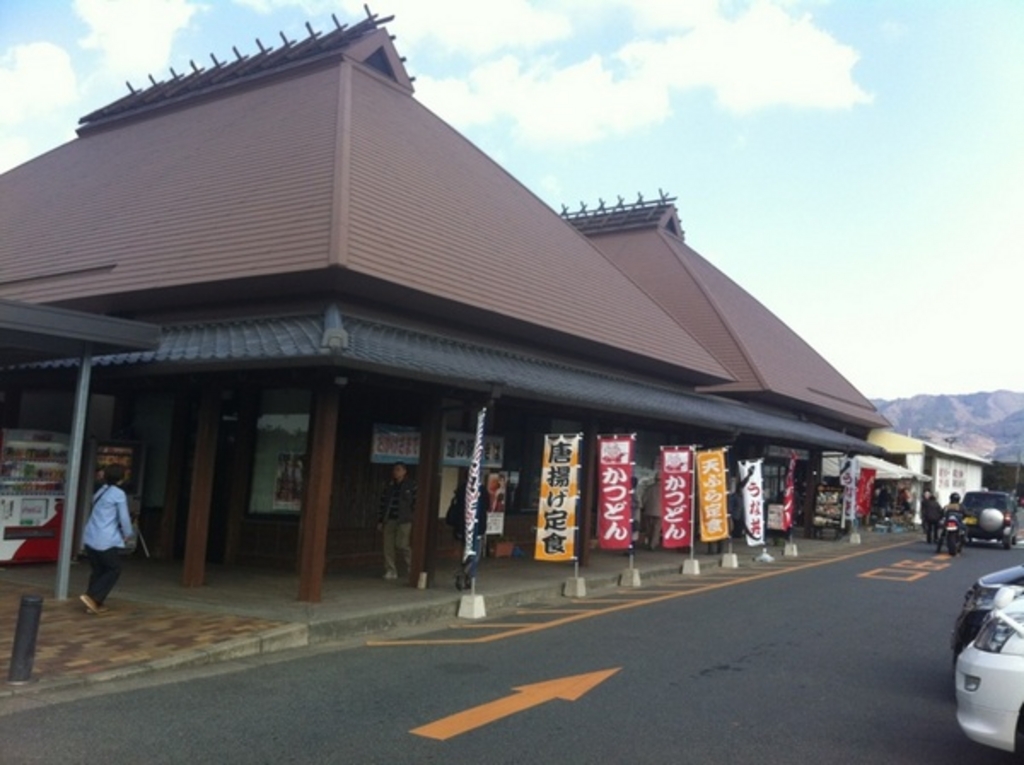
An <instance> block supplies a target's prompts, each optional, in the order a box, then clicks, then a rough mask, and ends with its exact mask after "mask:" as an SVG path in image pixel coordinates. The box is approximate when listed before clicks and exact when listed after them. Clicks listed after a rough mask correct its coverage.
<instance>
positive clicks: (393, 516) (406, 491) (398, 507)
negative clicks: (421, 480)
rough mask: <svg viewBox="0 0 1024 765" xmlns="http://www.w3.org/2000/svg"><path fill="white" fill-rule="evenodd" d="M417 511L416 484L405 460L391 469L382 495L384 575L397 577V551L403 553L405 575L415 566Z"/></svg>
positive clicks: (379, 520) (380, 524) (380, 520)
mask: <svg viewBox="0 0 1024 765" xmlns="http://www.w3.org/2000/svg"><path fill="white" fill-rule="evenodd" d="M415 510H416V484H415V482H413V480H412V479H411V478H409V474H408V470H407V469H406V467H405V463H404V462H396V463H395V465H394V467H393V468H392V469H391V481H390V482H388V483H387V484H385V486H384V490H383V491H382V492H381V495H380V512H379V513H378V516H377V530H378V531H381V532H383V534H384V543H383V548H384V578H385V579H397V578H398V566H397V565H396V563H395V553H396V552H398V553H399V554H400V555H401V556H402V561H403V562H404V564H405V574H406V575H408V573H409V570H410V569H411V568H412V544H411V537H412V516H413V513H414V512H415Z"/></svg>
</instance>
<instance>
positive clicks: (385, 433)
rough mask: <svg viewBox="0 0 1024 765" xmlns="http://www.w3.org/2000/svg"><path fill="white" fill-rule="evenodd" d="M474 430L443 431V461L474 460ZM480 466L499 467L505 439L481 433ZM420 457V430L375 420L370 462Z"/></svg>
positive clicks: (410, 461) (467, 463) (456, 463)
mask: <svg viewBox="0 0 1024 765" xmlns="http://www.w3.org/2000/svg"><path fill="white" fill-rule="evenodd" d="M474 438H475V436H474V434H472V433H461V432H454V431H449V432H446V433H445V434H444V445H443V449H442V464H444V465H445V466H447V467H469V466H470V463H471V462H472V460H473V441H474ZM483 448H484V451H483V464H482V466H483V467H486V468H500V467H501V464H502V461H503V460H504V457H505V439H504V438H503V437H501V436H484V447H483ZM419 461H420V431H419V429H418V428H410V427H406V426H404V425H380V424H374V426H373V438H372V441H371V443H370V462H374V463H378V464H392V463H395V462H404V463H406V464H408V465H416V464H418V463H419Z"/></svg>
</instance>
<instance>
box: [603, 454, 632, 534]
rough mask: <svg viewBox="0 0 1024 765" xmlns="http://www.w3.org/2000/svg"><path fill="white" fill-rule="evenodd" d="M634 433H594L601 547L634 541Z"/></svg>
mask: <svg viewBox="0 0 1024 765" xmlns="http://www.w3.org/2000/svg"><path fill="white" fill-rule="evenodd" d="M635 442H636V436H635V435H633V434H630V435H617V436H598V437H597V450H598V451H597V528H598V535H599V537H598V540H599V542H600V545H601V549H603V550H628V549H629V548H630V546H631V545H632V542H633V512H632V506H633V502H632V499H633V449H634V445H635Z"/></svg>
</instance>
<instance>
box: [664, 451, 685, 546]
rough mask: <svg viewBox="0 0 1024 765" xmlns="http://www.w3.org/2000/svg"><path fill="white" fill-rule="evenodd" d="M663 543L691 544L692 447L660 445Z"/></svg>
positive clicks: (670, 544)
mask: <svg viewBox="0 0 1024 765" xmlns="http://www.w3.org/2000/svg"><path fill="white" fill-rule="evenodd" d="M660 477H661V546H662V547H665V548H672V547H690V545H691V544H693V542H692V539H691V537H692V534H693V447H690V446H663V447H661V471H660Z"/></svg>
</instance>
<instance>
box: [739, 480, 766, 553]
mask: <svg viewBox="0 0 1024 765" xmlns="http://www.w3.org/2000/svg"><path fill="white" fill-rule="evenodd" d="M763 463H764V460H740V462H739V468H740V475H742V476H749V478H748V479H747V481H746V482H745V483H744V484H743V523H744V524H745V525H746V527H747V546H748V547H755V546H760V545H763V544H764V515H765V513H764V479H763V477H762V474H761V466H762V464H763Z"/></svg>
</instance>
